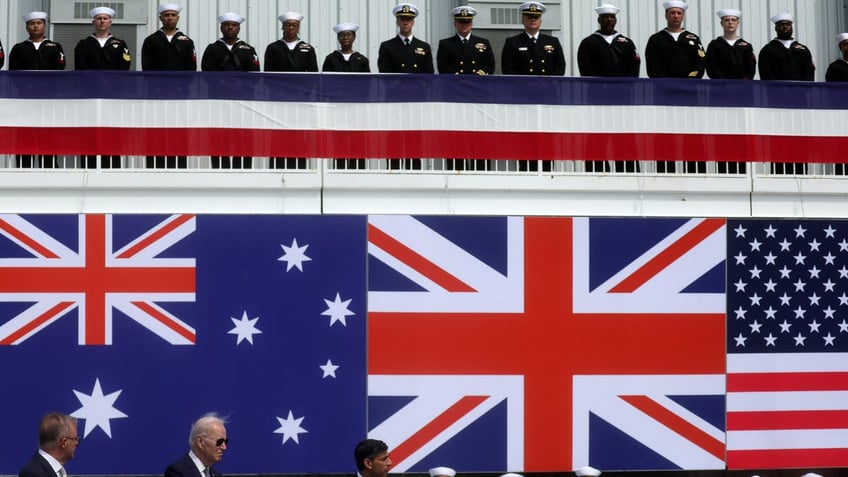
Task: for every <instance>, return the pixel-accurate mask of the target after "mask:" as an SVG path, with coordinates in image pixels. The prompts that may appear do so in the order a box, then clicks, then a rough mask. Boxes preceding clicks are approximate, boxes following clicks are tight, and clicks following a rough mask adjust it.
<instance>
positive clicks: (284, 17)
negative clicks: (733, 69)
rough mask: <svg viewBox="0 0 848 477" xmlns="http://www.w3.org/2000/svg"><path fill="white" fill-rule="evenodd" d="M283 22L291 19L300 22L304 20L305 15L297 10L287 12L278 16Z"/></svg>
mask: <svg viewBox="0 0 848 477" xmlns="http://www.w3.org/2000/svg"><path fill="white" fill-rule="evenodd" d="M277 19H278V20H280V21H281V22H287V21H289V20H294V21H296V22H298V23H300V22H302V21H303V15H301V14H300V13H297V12H286V13H283V14H282V15H280V16H278V17H277Z"/></svg>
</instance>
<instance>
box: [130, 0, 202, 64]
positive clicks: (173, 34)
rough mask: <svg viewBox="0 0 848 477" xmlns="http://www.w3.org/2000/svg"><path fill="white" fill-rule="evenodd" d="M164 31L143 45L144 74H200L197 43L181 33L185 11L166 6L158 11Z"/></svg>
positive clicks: (155, 33)
mask: <svg viewBox="0 0 848 477" xmlns="http://www.w3.org/2000/svg"><path fill="white" fill-rule="evenodd" d="M157 11H158V12H159V21H160V22H162V28H160V29H158V30H156V31H155V32H153V33H152V34H151V35H149V36H148V37H147V38H145V39H144V43H142V45H141V69H142V70H144V71H196V70H197V53H196V52H195V50H194V41H193V40H192V39H191V38H189V37H188V35H186V34H185V33H183V32H181V31H180V30H179V27H178V26H177V24H178V23H179V22H180V13H182V11H183V7H181V6H180V5H178V4H176V3H163V4H162V5H159V8H158V9H157Z"/></svg>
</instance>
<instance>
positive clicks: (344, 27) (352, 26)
mask: <svg viewBox="0 0 848 477" xmlns="http://www.w3.org/2000/svg"><path fill="white" fill-rule="evenodd" d="M343 31H352V32H354V33H356V32H357V31H359V25H357V24H356V23H339V24H338V25H336V26H334V27H333V33H335V34H336V35H338V34H339V33H341V32H343Z"/></svg>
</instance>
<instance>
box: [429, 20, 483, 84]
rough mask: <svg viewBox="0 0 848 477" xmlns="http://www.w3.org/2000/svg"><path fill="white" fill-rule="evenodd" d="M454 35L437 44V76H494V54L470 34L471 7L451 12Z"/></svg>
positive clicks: (481, 39) (481, 40)
mask: <svg viewBox="0 0 848 477" xmlns="http://www.w3.org/2000/svg"><path fill="white" fill-rule="evenodd" d="M451 14H452V15H453V26H454V28H455V29H456V35H453V36H451V37H450V38H445V39H443V40H440V41H439V50H438V52H437V54H436V64H437V65H438V67H439V73H440V74H458V75H475V74H476V75H490V74H492V73H494V72H495V53H494V52H493V51H492V45H491V43H489V40H487V39H485V38H482V37H479V36H477V35H474V34H472V32H471V29H472V28H473V27H474V15H477V10H475V9H473V8H471V7H456V8H454V9H453V10H451Z"/></svg>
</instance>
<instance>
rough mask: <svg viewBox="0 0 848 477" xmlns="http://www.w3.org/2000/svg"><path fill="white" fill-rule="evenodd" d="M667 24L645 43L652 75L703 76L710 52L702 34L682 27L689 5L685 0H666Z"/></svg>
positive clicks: (663, 76) (649, 73) (664, 7)
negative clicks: (706, 47)
mask: <svg viewBox="0 0 848 477" xmlns="http://www.w3.org/2000/svg"><path fill="white" fill-rule="evenodd" d="M662 6H663V9H664V10H665V20H666V28H664V29H662V30H660V31H658V32H657V33H654V34H653V35H651V37H650V38H649V39H648V46H646V47H645V61H646V63H647V67H648V76H649V77H650V78H702V77H703V76H704V58H705V57H706V56H707V54H706V52H705V51H704V47H703V45H702V44H701V38H699V37H698V35H696V34H694V33H692V32H691V31H688V30H685V29H684V28H683V19H684V18H685V16H686V9H687V8H689V5H687V4H686V2H680V1H676V0H675V1H668V2H663V4H662Z"/></svg>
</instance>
